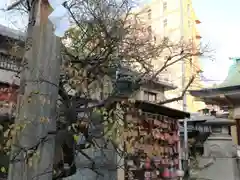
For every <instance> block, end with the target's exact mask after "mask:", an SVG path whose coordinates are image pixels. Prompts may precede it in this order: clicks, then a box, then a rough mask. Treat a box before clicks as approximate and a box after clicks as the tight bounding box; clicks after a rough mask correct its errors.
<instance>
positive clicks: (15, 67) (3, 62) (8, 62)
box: [0, 54, 21, 72]
mask: <svg viewBox="0 0 240 180" xmlns="http://www.w3.org/2000/svg"><path fill="white" fill-rule="evenodd" d="M20 63H21V62H20V60H19V59H17V58H13V57H11V56H9V55H5V54H0V69H4V70H8V71H12V72H19V71H20Z"/></svg>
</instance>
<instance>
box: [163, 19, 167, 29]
mask: <svg viewBox="0 0 240 180" xmlns="http://www.w3.org/2000/svg"><path fill="white" fill-rule="evenodd" d="M163 27H164V28H166V27H167V19H164V21H163Z"/></svg>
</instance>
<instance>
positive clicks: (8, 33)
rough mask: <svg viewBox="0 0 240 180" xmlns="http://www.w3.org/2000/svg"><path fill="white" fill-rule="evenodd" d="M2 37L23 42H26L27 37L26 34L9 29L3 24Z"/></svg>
mask: <svg viewBox="0 0 240 180" xmlns="http://www.w3.org/2000/svg"><path fill="white" fill-rule="evenodd" d="M0 35H1V36H6V37H9V38H12V39H15V40H22V41H24V39H25V36H26V34H25V33H24V32H21V31H18V30H14V29H11V28H8V27H6V26H3V25H1V24H0Z"/></svg>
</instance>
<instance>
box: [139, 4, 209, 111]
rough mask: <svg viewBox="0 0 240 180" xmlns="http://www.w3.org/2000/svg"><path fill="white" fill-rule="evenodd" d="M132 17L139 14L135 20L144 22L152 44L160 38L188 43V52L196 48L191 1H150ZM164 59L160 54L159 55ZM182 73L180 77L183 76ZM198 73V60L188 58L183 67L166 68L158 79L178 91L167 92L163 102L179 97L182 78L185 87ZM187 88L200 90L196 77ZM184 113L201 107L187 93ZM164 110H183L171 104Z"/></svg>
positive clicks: (158, 64) (158, 63)
mask: <svg viewBox="0 0 240 180" xmlns="http://www.w3.org/2000/svg"><path fill="white" fill-rule="evenodd" d="M136 13H138V14H141V15H140V16H139V17H141V19H143V20H144V23H146V25H147V26H148V31H149V32H151V33H152V34H153V35H152V36H153V38H154V41H155V42H156V43H158V42H162V40H163V38H164V37H168V38H169V39H170V40H171V41H172V42H176V43H178V42H180V40H184V42H185V43H186V42H187V43H189V45H191V46H192V51H193V52H194V51H196V49H197V48H198V47H199V45H200V40H201V36H200V34H199V32H198V31H197V24H199V23H200V21H199V20H198V18H197V17H196V15H195V11H194V9H193V6H192V1H191V0H180V1H177V2H176V1H175V0H152V1H151V2H149V3H148V4H145V5H144V6H143V7H141V8H138V9H136ZM163 58H164V54H163ZM162 62H163V60H159V59H157V60H154V62H153V63H154V66H155V67H156V68H160V67H161V66H162ZM183 69H184V73H183ZM198 71H201V66H200V63H199V57H197V56H195V57H192V58H191V59H190V60H187V61H184V68H183V63H182V62H178V63H176V64H174V65H172V66H170V67H169V68H167V69H166V70H165V71H164V72H163V73H162V74H161V76H163V77H164V78H165V79H168V81H170V82H172V83H174V84H175V85H176V86H177V87H178V88H177V89H176V90H172V91H167V92H165V95H166V97H167V98H173V97H177V96H180V95H181V92H182V90H183V87H184V86H183V78H182V77H183V75H184V81H185V84H187V83H188V81H189V79H190V78H191V77H192V75H194V74H196V73H197V72H198ZM190 88H194V89H196V88H197V89H198V88H202V83H201V81H200V78H199V77H196V78H195V80H194V83H192V85H191V87H190ZM186 104H187V108H186V110H187V111H189V112H196V111H198V110H199V109H202V108H203V107H204V106H205V105H204V103H202V102H199V101H195V99H194V98H193V97H192V96H191V95H190V94H188V93H187V96H186ZM167 106H169V107H171V108H175V109H180V110H182V109H183V102H182V101H178V102H173V103H169V104H167Z"/></svg>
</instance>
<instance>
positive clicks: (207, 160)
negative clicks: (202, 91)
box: [198, 118, 239, 180]
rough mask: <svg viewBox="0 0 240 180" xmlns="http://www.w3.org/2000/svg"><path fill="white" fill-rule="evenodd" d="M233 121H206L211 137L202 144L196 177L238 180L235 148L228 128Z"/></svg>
mask: <svg viewBox="0 0 240 180" xmlns="http://www.w3.org/2000/svg"><path fill="white" fill-rule="evenodd" d="M234 124H235V121H233V120H229V119H223V118H214V119H212V120H207V121H206V122H205V123H204V125H206V126H210V127H211V131H212V133H211V135H210V136H209V137H208V139H207V141H206V142H205V143H204V154H203V157H202V158H201V160H200V164H199V165H200V169H201V170H200V172H199V174H198V177H199V178H201V179H209V180H238V179H239V172H238V169H237V167H238V164H237V163H238V160H237V148H236V146H235V145H234V143H233V141H232V137H231V135H230V133H229V132H230V131H229V127H230V126H232V125H234Z"/></svg>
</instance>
